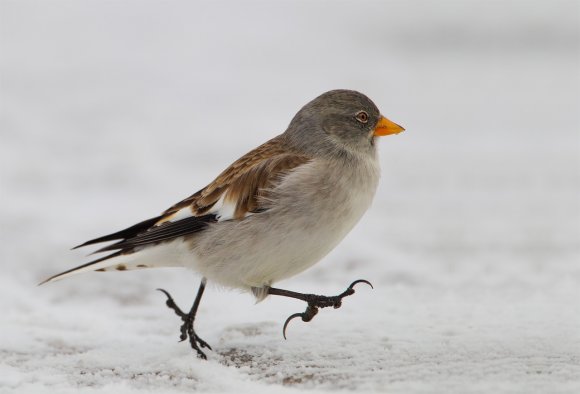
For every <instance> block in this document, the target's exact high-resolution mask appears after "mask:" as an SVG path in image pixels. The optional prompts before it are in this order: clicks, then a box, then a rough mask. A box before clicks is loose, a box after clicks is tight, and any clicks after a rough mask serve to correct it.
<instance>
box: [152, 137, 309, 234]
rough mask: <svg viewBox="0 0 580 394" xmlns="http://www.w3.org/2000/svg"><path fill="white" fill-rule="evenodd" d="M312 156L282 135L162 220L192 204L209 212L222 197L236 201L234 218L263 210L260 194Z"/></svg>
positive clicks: (197, 210)
mask: <svg viewBox="0 0 580 394" xmlns="http://www.w3.org/2000/svg"><path fill="white" fill-rule="evenodd" d="M309 160H310V158H309V157H307V156H304V155H300V154H295V153H292V152H289V151H288V149H286V148H285V146H284V142H283V140H282V137H280V136H278V137H276V138H274V139H271V140H270V141H268V142H266V143H264V144H262V145H260V146H259V147H257V148H256V149H254V150H252V151H251V152H249V153H247V154H246V155H244V156H242V157H241V158H239V159H238V160H236V161H235V162H234V163H233V164H232V165H231V166H229V167H228V168H227V169H226V170H225V171H223V172H222V173H221V174H220V175H219V176H218V177H217V178H216V179H215V180H214V181H213V182H212V183H210V184H209V185H207V186H206V187H205V188H203V189H201V190H200V191H198V192H197V193H195V194H193V195H191V196H189V197H188V198H186V199H185V200H183V201H180V202H179V203H177V204H175V205H174V206H172V207H171V208H169V209H168V210H166V211H165V212H164V213H163V215H162V217H161V220H160V221H159V222H158V224H159V223H163V222H164V221H167V220H170V219H171V216H172V215H174V214H175V213H176V212H178V211H179V210H181V209H183V208H186V207H190V208H191V210H192V213H193V214H194V215H196V216H197V215H203V214H205V213H207V212H208V211H209V210H210V209H211V208H212V207H213V206H214V205H215V204H216V203H217V202H218V201H219V199H220V198H222V196H223V198H224V202H228V203H233V204H235V211H234V218H235V219H241V218H243V217H244V216H245V215H246V213H248V212H256V211H258V210H260V208H261V207H260V206H259V205H260V198H261V197H263V196H265V195H266V193H267V192H268V189H270V188H271V187H272V186H273V185H274V184H275V183H276V182H277V181H278V180H279V179H280V178H281V177H282V176H283V175H285V174H287V173H288V172H289V171H291V170H292V169H294V168H296V167H298V166H300V165H302V164H304V163H307V162H308V161H309Z"/></svg>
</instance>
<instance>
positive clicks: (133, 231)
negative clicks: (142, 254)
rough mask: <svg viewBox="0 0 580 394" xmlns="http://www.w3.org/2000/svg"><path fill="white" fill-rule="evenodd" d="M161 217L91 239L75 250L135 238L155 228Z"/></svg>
mask: <svg viewBox="0 0 580 394" xmlns="http://www.w3.org/2000/svg"><path fill="white" fill-rule="evenodd" d="M161 217H162V216H157V217H154V218H151V219H147V220H144V221H142V222H139V223H137V224H135V225H133V226H131V227H128V228H126V229H124V230H121V231H117V232H116V233H112V234H109V235H105V236H102V237H99V238H95V239H91V240H90V241H87V242H85V243H83V244H80V245H77V246H75V247H74V248H73V249H78V248H82V247H83V246H89V245H93V244H98V243H101V242H107V241H114V240H116V239H129V238H133V237H134V236H136V235H137V234H139V233H141V232H142V231H145V230H147V229H148V228H150V227H151V226H153V225H154V224H155V223H157V222H158V221H159V220H160V219H161ZM89 264H90V263H89Z"/></svg>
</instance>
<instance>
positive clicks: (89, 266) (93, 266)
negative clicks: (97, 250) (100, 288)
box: [38, 251, 122, 286]
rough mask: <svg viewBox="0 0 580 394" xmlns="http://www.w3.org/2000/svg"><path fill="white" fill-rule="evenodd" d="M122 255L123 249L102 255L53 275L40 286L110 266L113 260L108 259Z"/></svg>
mask: <svg viewBox="0 0 580 394" xmlns="http://www.w3.org/2000/svg"><path fill="white" fill-rule="evenodd" d="M121 255H122V251H118V252H115V253H111V254H109V255H107V256H104V257H101V258H100V259H96V260H93V261H90V262H88V263H86V264H83V265H79V266H78V267H75V268H71V269H70V270H67V271H64V272H61V273H60V274H56V275H53V276H51V277H50V278H48V279H45V280H43V281H42V282H40V283H39V284H38V285H39V286H40V285H43V284H45V283H49V282H54V281H57V280H60V279H64V278H66V277H68V276H71V275H75V274H80V273H82V272H87V271H96V270H99V269H103V268H106V267H109V266H111V262H109V261H108V260H110V259H112V258H115V257H118V256H121Z"/></svg>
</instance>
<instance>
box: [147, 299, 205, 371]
mask: <svg viewBox="0 0 580 394" xmlns="http://www.w3.org/2000/svg"><path fill="white" fill-rule="evenodd" d="M157 290H159V291H160V292H162V293H163V294H165V295H166V296H167V301H166V302H165V304H166V305H167V307H168V308H169V309H172V310H173V311H174V312H175V314H176V315H177V316H179V317H180V318H181V320H183V324H182V325H181V327H180V329H179V330H180V332H181V334H180V335H179V339H180V342H183V341H185V340H186V339H187V338H189V343H190V345H191V348H192V349H194V350H195V351H196V352H197V356H198V357H199V358H202V359H204V360H207V356H206V355H205V353H204V352H203V351H202V350H201V348H207V349H209V350H212V348H211V346H209V345H208V343H207V342H206V341H204V340H203V339H201V338H200V337H199V336H198V335H197V334H196V333H195V330H194V329H193V322H194V321H195V312H190V313H185V312H183V311H182V310H181V309H180V308H179V307H178V306H177V304H176V303H175V301H174V300H173V297H171V295H170V294H169V293H168V292H167V291H165V290H163V289H157Z"/></svg>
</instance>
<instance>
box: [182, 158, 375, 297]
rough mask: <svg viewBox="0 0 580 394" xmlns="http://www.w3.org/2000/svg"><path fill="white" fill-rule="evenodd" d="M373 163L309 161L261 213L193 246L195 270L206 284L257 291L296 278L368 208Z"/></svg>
mask: <svg viewBox="0 0 580 394" xmlns="http://www.w3.org/2000/svg"><path fill="white" fill-rule="evenodd" d="M378 178H379V167H378V162H377V160H376V159H375V158H374V157H373V158H366V160H364V161H355V162H352V161H349V162H347V163H345V162H344V161H338V162H329V161H323V160H314V161H312V162H310V163H308V164H306V165H304V166H301V167H299V168H298V170H297V171H295V172H293V173H291V174H290V175H288V176H287V177H286V178H285V179H284V181H283V182H282V183H281V184H280V185H279V186H278V187H277V188H276V189H275V190H274V197H273V201H272V206H271V207H270V209H269V210H268V211H266V212H263V213H260V214H257V215H253V216H250V217H247V218H245V219H244V220H241V221H228V222H220V223H216V224H215V225H213V226H212V227H211V229H209V230H208V231H205V232H204V233H203V235H201V236H200V237H199V239H196V241H195V245H193V247H194V250H195V252H196V254H197V255H198V257H199V258H198V259H196V264H195V267H194V268H195V269H196V270H199V271H201V273H202V274H203V275H205V276H206V277H208V279H210V280H215V281H218V282H220V283H222V284H224V285H227V286H232V287H240V288H246V289H247V288H250V287H261V286H267V285H271V284H272V283H274V282H277V281H279V280H282V279H284V278H288V277H290V276H293V275H296V274H298V273H300V272H302V271H304V270H305V269H307V268H309V267H310V266H312V265H313V264H315V263H316V262H318V261H319V260H320V259H321V258H322V257H324V256H325V255H326V254H327V253H328V252H330V251H331V250H332V249H333V248H334V247H335V246H336V245H337V244H338V243H339V242H340V241H341V240H342V239H343V238H344V237H345V236H346V234H348V232H349V231H350V230H351V229H352V228H353V227H354V225H355V224H356V223H357V222H358V221H359V220H360V218H361V217H362V215H363V214H364V212H365V211H366V210H367V209H368V207H369V206H370V204H371V202H372V199H373V196H374V194H375V191H376V187H377V184H378Z"/></svg>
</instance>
